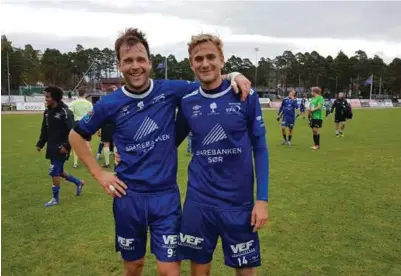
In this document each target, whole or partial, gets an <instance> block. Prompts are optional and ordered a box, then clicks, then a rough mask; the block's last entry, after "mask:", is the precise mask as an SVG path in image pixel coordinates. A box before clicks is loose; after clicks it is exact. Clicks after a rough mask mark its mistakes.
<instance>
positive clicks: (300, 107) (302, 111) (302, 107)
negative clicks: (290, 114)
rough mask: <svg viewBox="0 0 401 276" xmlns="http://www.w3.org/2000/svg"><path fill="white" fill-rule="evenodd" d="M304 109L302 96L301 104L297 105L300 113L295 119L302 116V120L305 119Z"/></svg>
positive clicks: (304, 98) (304, 99) (304, 104)
mask: <svg viewBox="0 0 401 276" xmlns="http://www.w3.org/2000/svg"><path fill="white" fill-rule="evenodd" d="M305 109H306V97H305V95H303V96H302V99H301V104H300V105H299V111H300V113H299V114H297V118H298V117H299V116H300V115H302V118H303V119H305Z"/></svg>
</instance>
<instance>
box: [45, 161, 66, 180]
mask: <svg viewBox="0 0 401 276" xmlns="http://www.w3.org/2000/svg"><path fill="white" fill-rule="evenodd" d="M64 163H65V160H60V159H51V160H50V168H49V175H50V176H51V177H56V176H61V174H62V173H63V172H64Z"/></svg>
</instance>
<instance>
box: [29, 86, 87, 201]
mask: <svg viewBox="0 0 401 276" xmlns="http://www.w3.org/2000/svg"><path fill="white" fill-rule="evenodd" d="M44 94H45V101H46V106H47V108H46V110H45V111H44V113H43V120H42V128H41V131H40V137H39V141H38V142H37V143H36V149H37V150H38V151H41V149H42V148H43V147H44V146H45V144H46V143H47V147H46V159H50V169H49V175H50V176H51V177H52V193H53V197H52V199H51V200H50V201H49V202H47V203H46V204H45V206H46V207H50V206H54V205H57V204H58V203H59V202H60V198H59V193H60V177H62V178H64V179H65V180H67V181H69V182H72V183H74V184H75V185H76V195H77V196H79V195H81V192H82V188H83V185H84V181H82V180H79V179H77V178H75V177H74V176H72V175H70V174H67V173H66V172H65V171H64V163H65V161H66V160H68V158H69V156H70V150H71V147H70V144H69V142H68V133H69V132H70V130H71V129H72V127H73V125H74V117H73V114H72V112H71V110H69V109H68V106H67V105H66V104H65V103H64V102H63V101H62V98H63V91H62V90H61V89H60V88H58V87H55V86H49V87H46V88H45V89H44Z"/></svg>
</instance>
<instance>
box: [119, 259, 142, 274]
mask: <svg viewBox="0 0 401 276" xmlns="http://www.w3.org/2000/svg"><path fill="white" fill-rule="evenodd" d="M144 265H145V259H144V258H142V259H139V260H136V261H124V270H125V273H126V275H137V274H138V275H140V274H139V273H141V271H142V270H143V267H144Z"/></svg>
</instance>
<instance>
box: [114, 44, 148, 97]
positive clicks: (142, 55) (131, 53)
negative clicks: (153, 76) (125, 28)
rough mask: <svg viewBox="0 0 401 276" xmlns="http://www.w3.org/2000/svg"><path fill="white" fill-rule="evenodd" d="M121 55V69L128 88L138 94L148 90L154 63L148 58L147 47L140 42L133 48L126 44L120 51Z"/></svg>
mask: <svg viewBox="0 0 401 276" xmlns="http://www.w3.org/2000/svg"><path fill="white" fill-rule="evenodd" d="M119 55H120V61H119V69H120V72H121V73H122V74H123V76H124V79H125V82H126V85H127V86H128V88H129V89H132V90H133V91H138V92H139V91H143V90H144V89H146V87H147V86H148V84H149V78H150V72H151V70H152V62H151V61H150V60H149V58H148V52H147V50H146V48H145V46H144V45H143V44H142V43H140V42H138V43H136V44H135V45H132V46H131V45H128V44H125V43H124V44H122V45H121V47H120V49H119Z"/></svg>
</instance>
